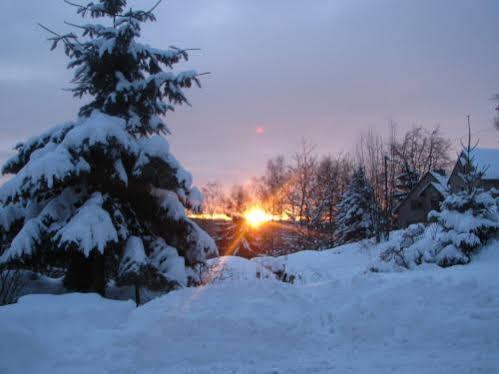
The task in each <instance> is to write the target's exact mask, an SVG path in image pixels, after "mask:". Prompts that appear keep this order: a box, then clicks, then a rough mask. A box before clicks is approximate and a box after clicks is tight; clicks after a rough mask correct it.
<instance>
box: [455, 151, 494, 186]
mask: <svg viewBox="0 0 499 374" xmlns="http://www.w3.org/2000/svg"><path fill="white" fill-rule="evenodd" d="M471 157H472V159H473V163H474V165H475V167H477V168H478V169H479V170H482V169H484V170H485V174H484V176H483V179H499V148H475V149H474V150H472V151H471ZM460 162H461V164H463V162H465V161H464V159H463V157H462V154H461V157H460Z"/></svg>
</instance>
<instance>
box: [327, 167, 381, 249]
mask: <svg viewBox="0 0 499 374" xmlns="http://www.w3.org/2000/svg"><path fill="white" fill-rule="evenodd" d="M378 211H379V209H378V206H377V204H376V200H375V197H374V191H373V188H372V187H371V186H370V185H369V182H368V181H367V178H366V176H365V174H364V170H363V169H362V168H361V167H359V168H358V169H357V170H356V171H355V172H354V174H353V176H352V180H351V182H350V184H349V186H348V188H347V190H346V192H345V193H344V194H343V196H342V199H341V202H340V203H339V204H338V206H337V214H336V230H335V232H334V235H335V237H336V239H337V240H338V242H339V243H348V242H352V241H358V240H362V239H365V238H368V237H370V236H372V235H373V234H375V232H376V225H377V224H379V222H376V218H377V217H378V214H377V213H378Z"/></svg>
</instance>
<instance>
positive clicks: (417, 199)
mask: <svg viewBox="0 0 499 374" xmlns="http://www.w3.org/2000/svg"><path fill="white" fill-rule="evenodd" d="M446 193H447V177H446V176H445V175H444V174H443V172H437V171H430V172H428V173H426V174H425V175H424V176H423V178H421V179H420V180H419V182H418V183H417V184H416V186H415V187H414V188H413V189H412V191H411V192H409V194H408V195H407V197H406V198H405V199H404V200H403V201H401V202H400V204H399V205H398V206H396V207H395V211H394V213H395V215H396V216H397V223H398V226H399V227H407V226H409V225H410V224H412V223H417V222H426V219H427V217H428V213H429V212H430V211H432V210H434V209H438V208H439V204H440V202H441V201H442V200H443V198H444V197H445V195H446Z"/></svg>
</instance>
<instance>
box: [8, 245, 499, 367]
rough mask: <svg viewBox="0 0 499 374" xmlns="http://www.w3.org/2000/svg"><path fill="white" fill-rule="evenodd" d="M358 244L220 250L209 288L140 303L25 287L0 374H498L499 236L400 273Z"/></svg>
mask: <svg viewBox="0 0 499 374" xmlns="http://www.w3.org/2000/svg"><path fill="white" fill-rule="evenodd" d="M368 248H369V247H368V246H362V245H347V246H343V247H339V248H337V249H333V250H329V251H323V252H310V251H305V252H299V253H296V254H293V255H289V256H287V257H282V258H278V259H277V260H271V259H268V258H267V259H258V260H253V261H247V260H243V259H241V258H222V259H221V260H220V261H221V263H219V264H212V265H214V266H212V268H213V271H215V272H218V274H220V271H223V272H224V273H223V276H218V277H217V276H215V277H213V284H211V285H209V286H206V287H202V288H197V289H194V288H187V289H182V290H179V291H175V292H171V293H170V294H168V295H165V296H163V297H160V298H157V299H155V300H153V301H151V302H149V303H147V304H146V305H144V306H141V307H140V308H135V307H134V303H133V302H131V301H129V302H126V301H112V300H106V299H102V298H100V297H98V296H96V295H91V294H86V295H82V294H67V295H50V296H49V295H32V296H25V297H23V298H21V300H20V301H19V303H18V304H15V305H11V306H5V307H0V334H1V336H0V372H1V373H28V372H29V373H175V374H177V373H383V374H384V373H391V372H394V373H417V374H422V373H453V374H456V373H499V271H498V269H499V243H497V242H496V243H493V244H491V245H489V246H488V247H486V248H485V249H484V250H483V251H482V252H481V253H480V254H479V255H478V256H476V257H475V258H474V260H473V261H472V263H471V264H469V265H466V266H455V267H452V268H447V269H442V268H438V267H436V266H432V265H423V266H420V267H419V268H418V269H416V270H413V271H406V272H400V273H371V272H366V269H367V268H368V267H369V264H370V262H371V260H372V257H373V256H375V254H374V253H372V252H371V251H370V250H369V249H368ZM271 263H272V264H271ZM262 264H263V266H262ZM269 264H270V265H272V266H275V267H278V266H281V267H283V266H284V265H285V269H286V272H289V273H294V274H296V275H297V276H299V277H297V278H296V281H295V284H289V283H283V282H279V281H276V280H273V279H271V277H267V276H266V275H268V272H267V270H266V269H267V268H268V267H269ZM217 265H218V266H217ZM257 273H259V274H260V278H258V279H257V278H256V274H257Z"/></svg>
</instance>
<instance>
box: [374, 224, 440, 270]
mask: <svg viewBox="0 0 499 374" xmlns="http://www.w3.org/2000/svg"><path fill="white" fill-rule="evenodd" d="M381 245H382V246H383V249H382V250H381V251H380V255H379V259H377V260H376V261H375V263H374V264H373V265H372V266H371V267H370V269H371V271H376V272H377V271H388V272H390V271H402V270H408V269H413V268H414V267H416V266H418V265H421V264H422V263H434V262H435V253H436V252H437V251H438V248H439V243H438V241H436V239H435V236H434V233H433V227H427V226H425V225H423V224H421V223H418V224H413V225H410V226H409V227H407V228H406V229H405V230H403V231H402V232H401V234H400V235H397V236H396V237H395V238H394V239H392V240H390V241H388V242H387V243H383V244H381Z"/></svg>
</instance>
